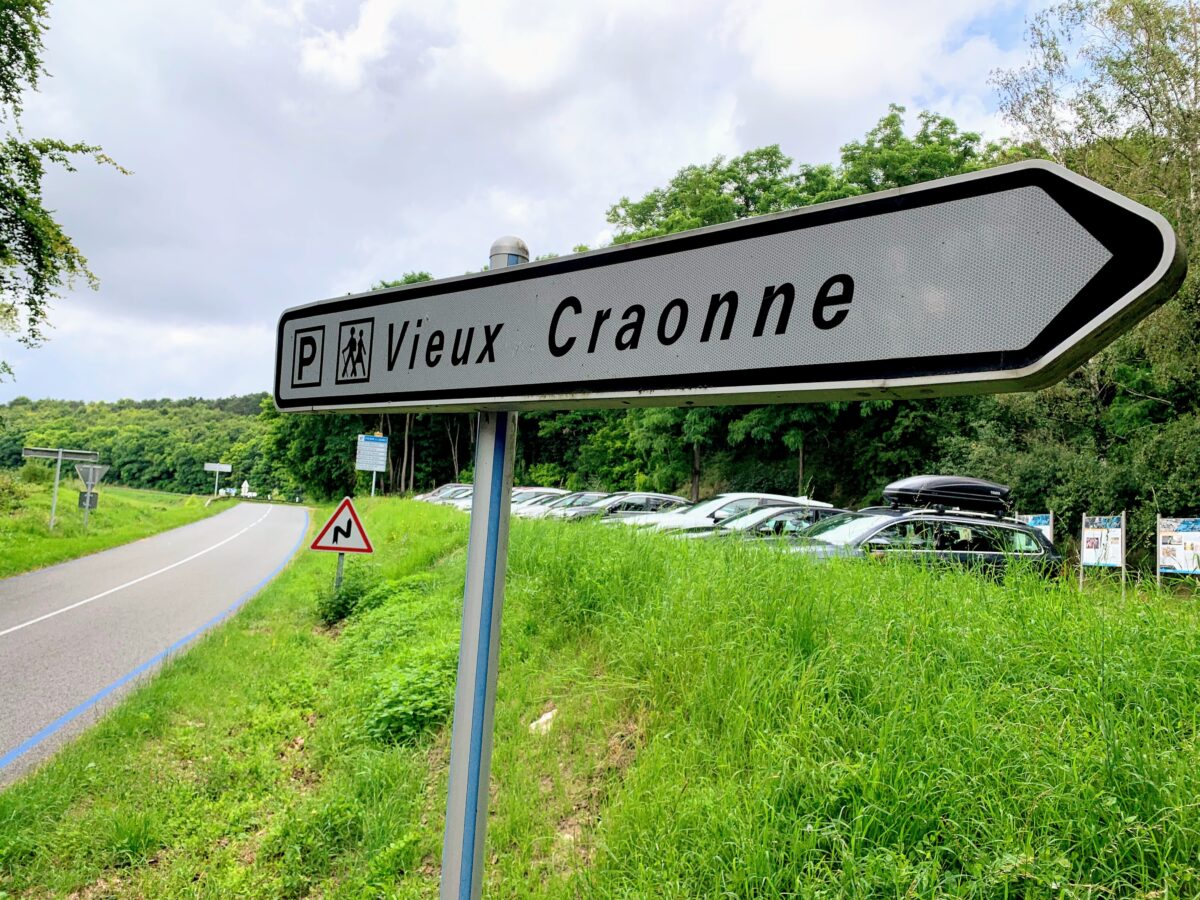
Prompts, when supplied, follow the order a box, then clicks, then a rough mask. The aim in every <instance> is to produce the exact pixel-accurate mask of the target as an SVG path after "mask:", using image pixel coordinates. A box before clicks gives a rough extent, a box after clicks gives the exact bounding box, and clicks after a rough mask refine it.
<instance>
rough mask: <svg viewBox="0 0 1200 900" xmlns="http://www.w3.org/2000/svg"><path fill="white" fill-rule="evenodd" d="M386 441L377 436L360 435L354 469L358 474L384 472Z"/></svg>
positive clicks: (384, 438) (385, 469)
mask: <svg viewBox="0 0 1200 900" xmlns="http://www.w3.org/2000/svg"><path fill="white" fill-rule="evenodd" d="M387 463H388V439H387V438H386V437H381V436H380V435H377V434H360V435H359V436H358V452H357V453H356V454H355V456H354V468H356V469H358V470H359V471H360V472H386V471H387Z"/></svg>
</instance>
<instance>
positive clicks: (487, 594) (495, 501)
mask: <svg viewBox="0 0 1200 900" xmlns="http://www.w3.org/2000/svg"><path fill="white" fill-rule="evenodd" d="M496 416H497V420H496V442H495V444H494V446H493V449H492V485H491V491H490V494H491V497H490V498H489V502H490V504H491V506H490V507H489V509H488V522H487V543H486V544H485V545H484V549H483V598H482V599H483V605H482V607H481V609H480V614H479V619H480V622H479V646H478V647H477V648H476V652H475V707H474V709H472V711H471V712H472V715H471V753H470V757H469V759H468V761H467V810H466V814H465V815H464V817H463V848H462V860H461V864H462V868H461V869H460V872H461V878H460V879H459V882H458V896H459V898H460V900H471V888H472V886H473V883H474V880H475V830H476V829H475V826H476V823H477V822H478V820H479V778H480V769H481V768H482V766H483V714H484V711H485V710H486V709H487V688H488V668H489V666H488V662H489V658H490V657H491V650H492V609H493V606H494V602H495V592H496V551H497V546H498V544H499V542H500V501H501V499H502V494H503V493H504V467H505V464H506V461H505V458H504V456H505V451H506V450H507V442H508V413H506V412H501V413H497V414H496Z"/></svg>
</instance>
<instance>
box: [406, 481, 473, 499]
mask: <svg viewBox="0 0 1200 900" xmlns="http://www.w3.org/2000/svg"><path fill="white" fill-rule="evenodd" d="M470 486H471V485H469V484H463V483H461V482H457V481H456V482H452V483H450V484H442V485H439V486H438V487H435V488H434V489H433V490H432V491H427V492H425V493H424V494H417V495H415V496H414V497H413V499H414V500H436V499H438V498H440V497H444V496H446V495H447V494H449V493H451V492H453V491H458V490H461V489H462V488H468V487H470Z"/></svg>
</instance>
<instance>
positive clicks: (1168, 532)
mask: <svg viewBox="0 0 1200 900" xmlns="http://www.w3.org/2000/svg"><path fill="white" fill-rule="evenodd" d="M1164 574H1165V575H1200V519H1164V518H1160V519H1159V520H1158V575H1159V578H1160V579H1161V578H1162V576H1163V575H1164Z"/></svg>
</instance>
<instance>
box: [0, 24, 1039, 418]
mask: <svg viewBox="0 0 1200 900" xmlns="http://www.w3.org/2000/svg"><path fill="white" fill-rule="evenodd" d="M1031 2H1032V0H1001V2H989V0H959V2H957V3H953V4H949V3H945V2H944V0H915V2H907V3H896V2H894V0H832V2H829V0H811V2H807V0H720V2H704V0H687V2H685V0H678V2H676V0H654V2H646V0H601V2H583V0H579V2H575V0H572V2H564V0H552V2H539V0H520V2H508V0H489V2H486V3H485V2H478V0H461V2H460V0H434V2H430V0H204V2H199V3H196V2H193V3H164V2H162V0H105V2H103V3H98V2H96V0H53V5H52V7H51V11H50V31H49V33H48V34H47V36H46V59H45V62H46V66H47V68H48V69H49V71H50V73H51V75H52V77H51V78H49V79H46V81H45V82H44V84H43V86H42V90H41V92H40V93H39V94H37V95H34V96H32V97H30V98H29V100H28V102H27V110H26V115H25V119H24V126H25V131H26V133H27V134H29V135H31V136H48V137H59V138H64V139H67V140H86V141H89V142H91V143H97V144H100V145H102V146H103V147H104V149H105V150H106V151H107V152H108V153H109V154H111V155H112V156H113V157H114V158H116V159H117V160H118V161H119V162H120V163H121V164H122V165H124V166H126V167H127V168H129V169H130V170H132V172H133V174H132V175H130V176H127V177H126V176H121V175H119V174H117V173H116V172H114V171H112V170H111V169H100V168H95V167H92V166H90V165H88V166H85V167H84V168H82V169H81V170H80V171H79V172H78V173H77V174H74V175H65V174H62V175H59V174H56V175H54V176H52V177H51V178H50V180H49V182H48V184H47V199H48V202H49V205H50V206H52V207H53V208H54V209H56V210H57V211H58V214H59V218H60V221H61V222H62V223H63V225H64V226H65V227H66V229H67V232H68V233H69V234H70V235H71V236H72V237H73V238H74V239H75V241H76V243H77V245H78V246H79V247H80V249H81V250H82V251H83V252H84V254H85V255H86V256H87V257H88V259H89V261H90V264H91V268H92V270H93V271H94V272H95V273H96V275H97V276H98V277H99V278H100V282H101V286H100V290H99V291H96V292H93V291H90V290H86V289H79V290H75V291H73V292H71V293H70V294H68V295H67V296H66V297H65V298H64V299H63V300H61V301H60V302H58V303H57V304H56V306H55V309H54V312H53V314H52V319H51V323H52V325H53V326H54V327H53V329H52V330H51V331H50V332H49V340H48V341H47V342H46V343H45V344H44V345H43V346H41V347H40V348H38V349H36V350H25V349H24V348H22V347H20V346H19V345H18V344H17V343H16V342H15V341H14V340H12V339H10V338H8V337H6V336H4V335H0V359H4V360H7V361H8V362H9V363H10V365H11V366H12V367H13V369H14V371H15V373H16V379H15V380H12V379H10V380H8V381H5V382H3V383H0V402H3V401H6V400H10V399H12V398H13V397H16V396H21V395H24V396H29V397H35V398H38V397H64V398H72V399H87V400H102V399H117V398H121V397H133V398H139V399H140V398H150V397H185V396H189V395H195V396H207V397H214V396H226V395H230V394H240V393H247V392H250V391H260V390H268V389H269V387H270V384H271V373H272V370H273V366H274V359H273V354H274V343H273V334H274V327H275V322H276V320H277V318H278V316H279V313H280V312H281V311H282V310H283V309H285V308H286V307H289V306H295V305H298V304H301V303H308V302H311V301H315V300H322V299H325V298H328V297H331V296H335V295H338V294H344V293H348V292H353V291H359V290H364V289H366V288H368V287H369V286H370V285H371V283H372V282H374V281H377V280H379V279H381V278H395V277H399V275H401V274H402V273H404V272H407V271H412V270H422V269H423V270H427V271H429V272H432V273H433V274H434V275H435V276H437V277H441V276H447V275H459V274H462V273H463V272H465V271H467V270H471V269H478V268H480V267H481V266H482V265H483V264H484V263H486V261H487V251H488V248H489V246H490V245H491V242H492V240H493V239H494V238H496V237H498V236H500V235H502V234H509V233H512V234H517V235H520V236H521V237H523V238H525V240H526V241H527V242H528V243H529V245H530V247H531V249H532V251H533V253H534V254H541V253H547V252H559V253H566V252H569V251H570V249H571V247H572V246H574V245H576V244H579V243H587V244H590V245H592V246H596V245H598V244H602V243H604V242H605V241H606V240H607V239H608V235H609V232H608V226H607V224H606V222H605V211H606V210H607V209H608V207H609V206H610V205H612V204H613V203H614V202H615V201H617V200H618V199H619V198H620V197H622V196H623V195H629V196H633V197H637V196H641V195H642V194H643V193H645V192H646V191H647V190H649V189H650V188H652V187H655V186H656V185H661V184H663V183H665V182H666V181H667V180H668V179H669V178H670V177H671V176H672V175H673V174H674V173H675V172H676V171H678V170H679V169H680V168H681V167H682V166H685V165H688V164H690V163H701V162H705V161H707V160H709V159H711V158H712V157H714V156H716V155H718V154H725V155H733V154H738V153H741V152H744V151H746V150H749V149H751V148H754V147H759V146H762V145H764V144H771V143H779V144H780V145H782V147H783V150H784V152H785V153H787V154H788V155H790V156H792V157H794V158H795V159H797V160H798V161H805V162H827V161H833V160H835V159H836V156H837V150H838V147H839V146H840V145H841V144H844V143H846V142H847V141H850V140H854V139H856V138H860V137H861V136H862V135H863V134H864V133H865V132H866V130H867V129H868V128H870V127H871V125H872V124H874V122H875V121H876V120H877V119H878V118H879V117H880V116H881V115H883V114H884V113H885V112H886V110H887V104H888V103H889V102H898V103H902V104H904V105H906V106H908V107H909V110H910V119H911V120H912V121H913V122H915V112H916V110H919V109H923V108H927V109H933V110H936V111H938V112H940V113H943V114H946V115H950V116H952V117H954V118H955V119H956V120H957V121H958V122H959V124H960V125H961V126H963V127H968V128H972V129H976V130H981V131H983V132H984V133H985V135H987V136H988V137H998V136H1000V135H1002V134H1004V133H1005V128H1004V125H1003V123H1002V122H1001V121H1000V120H999V118H998V117H997V115H996V111H995V107H996V102H995V96H994V94H993V92H992V90H991V88H990V87H989V86H988V83H987V80H988V75H989V73H990V72H991V71H992V70H993V69H995V68H997V67H1006V66H1012V65H1014V64H1017V63H1019V62H1020V61H1021V60H1022V59H1023V58H1024V51H1023V44H1022V40H1023V31H1024V23H1025V20H1026V18H1027V16H1028V15H1029V12H1030V9H1031Z"/></svg>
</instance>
